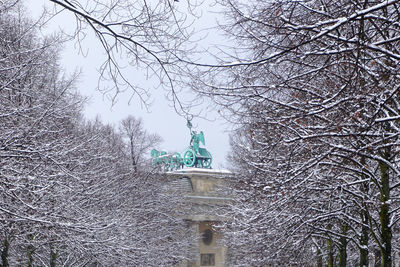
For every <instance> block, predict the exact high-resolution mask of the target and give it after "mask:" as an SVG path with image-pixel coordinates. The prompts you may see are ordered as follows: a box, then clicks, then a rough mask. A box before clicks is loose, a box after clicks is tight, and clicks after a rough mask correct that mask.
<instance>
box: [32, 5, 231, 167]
mask: <svg viewBox="0 0 400 267" xmlns="http://www.w3.org/2000/svg"><path fill="white" fill-rule="evenodd" d="M25 2H26V7H27V10H28V14H30V15H31V16H32V17H33V18H35V17H37V16H38V15H39V14H40V13H41V11H42V7H43V5H45V4H46V5H49V1H48V0H25ZM203 20H204V19H203ZM207 20H208V21H209V22H210V23H214V22H215V21H214V19H211V20H210V19H207ZM74 23H75V20H74V18H73V16H71V14H68V13H67V12H63V13H61V14H59V15H58V16H57V17H56V18H54V19H52V20H51V25H49V26H48V28H46V29H43V30H42V32H43V34H48V33H51V32H54V31H57V30H58V29H63V30H65V31H68V30H72V29H73V28H74V26H75V24H74ZM210 26H211V25H210ZM210 26H208V25H205V27H210ZM205 43H207V42H205ZM208 43H209V42H208ZM83 47H84V49H85V53H87V55H85V56H82V55H80V54H79V51H78V49H77V47H76V42H74V41H71V42H68V43H67V44H66V45H65V48H64V50H63V51H62V58H61V65H62V67H63V68H65V70H66V71H67V72H68V73H71V72H74V71H75V70H77V69H78V70H81V71H82V74H81V76H80V81H79V83H78V85H77V87H78V89H79V91H80V93H81V94H82V95H84V96H88V97H90V101H89V103H88V105H87V106H86V109H85V114H86V116H87V118H89V119H92V118H95V117H96V116H97V115H99V116H100V117H101V119H102V121H103V122H107V123H111V124H114V125H118V123H119V121H121V120H122V119H124V118H126V117H127V116H128V115H133V116H135V117H140V118H142V119H143V122H144V125H145V129H146V130H148V131H149V132H151V133H157V134H159V135H160V136H161V137H162V138H163V140H164V142H163V144H162V146H161V147H160V148H162V149H163V150H166V151H170V152H180V153H182V152H184V150H185V148H186V147H187V146H188V145H189V141H190V134H189V130H188V129H187V127H186V120H185V119H184V118H182V117H180V116H178V115H177V114H176V113H175V111H174V108H173V107H172V103H170V102H169V101H168V100H167V99H166V97H165V92H164V91H162V90H161V89H158V90H150V91H151V93H152V99H153V104H152V105H151V106H150V107H149V112H147V111H146V109H145V108H143V107H141V105H140V103H139V101H133V102H131V103H130V104H128V100H129V94H121V95H119V96H118V99H117V103H116V104H114V105H113V106H112V104H111V102H110V101H109V100H108V99H107V98H106V97H105V96H104V95H103V94H102V93H100V92H98V91H96V90H95V88H96V86H97V80H98V77H99V75H98V72H97V69H98V67H99V65H100V64H101V63H102V60H101V58H102V55H103V50H102V48H101V47H100V45H99V44H98V43H97V42H96V40H95V38H94V37H91V36H90V35H89V36H88V37H87V38H86V39H85V41H84V42H83ZM132 73H134V74H135V75H143V74H141V73H140V72H139V73H138V71H137V70H136V69H134V68H132ZM142 79H143V80H144V79H145V77H143V78H142ZM154 79H155V78H154ZM145 84H147V85H148V86H149V87H153V86H156V85H157V84H158V83H157V81H156V80H153V81H146V82H145ZM210 119H211V121H207V120H204V119H200V118H195V119H194V120H193V121H192V123H193V126H194V130H197V131H200V130H202V131H203V132H204V134H205V141H206V146H205V147H206V148H207V150H209V151H210V152H211V154H212V155H213V164H212V167H213V168H214V169H217V168H222V167H226V160H225V158H226V155H227V153H228V150H229V135H228V132H227V129H229V128H230V127H229V126H228V125H227V124H225V122H224V121H223V120H222V119H218V118H216V115H215V114H214V115H210Z"/></svg>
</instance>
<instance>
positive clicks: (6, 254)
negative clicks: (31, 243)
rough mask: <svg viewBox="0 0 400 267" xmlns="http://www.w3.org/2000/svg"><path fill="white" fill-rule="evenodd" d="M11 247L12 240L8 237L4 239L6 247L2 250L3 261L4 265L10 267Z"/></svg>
mask: <svg viewBox="0 0 400 267" xmlns="http://www.w3.org/2000/svg"><path fill="white" fill-rule="evenodd" d="M9 249H10V242H9V241H8V239H7V238H6V239H5V240H4V248H3V251H2V252H1V263H2V265H1V266H2V267H8V266H9V265H8V250H9Z"/></svg>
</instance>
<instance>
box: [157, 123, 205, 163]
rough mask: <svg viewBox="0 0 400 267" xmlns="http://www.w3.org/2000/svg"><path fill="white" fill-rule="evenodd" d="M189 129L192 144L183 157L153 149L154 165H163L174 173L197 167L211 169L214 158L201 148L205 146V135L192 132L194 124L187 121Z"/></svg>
mask: <svg viewBox="0 0 400 267" xmlns="http://www.w3.org/2000/svg"><path fill="white" fill-rule="evenodd" d="M186 125H187V127H188V128H189V130H190V135H191V139H190V143H189V147H188V148H187V149H186V150H185V152H184V153H183V157H181V155H180V154H179V153H174V154H171V155H170V154H167V153H166V152H164V151H161V152H160V151H157V150H155V149H153V150H152V151H151V157H152V158H153V164H154V165H161V166H163V167H164V170H165V171H173V170H177V169H180V168H183V167H184V166H186V167H196V168H207V169H209V168H211V163H212V156H211V153H210V152H209V151H208V150H207V149H205V148H202V147H200V143H201V144H203V146H205V141H204V133H203V132H202V131H201V132H200V133H199V134H198V133H197V132H196V131H192V123H191V121H190V120H187V124H186Z"/></svg>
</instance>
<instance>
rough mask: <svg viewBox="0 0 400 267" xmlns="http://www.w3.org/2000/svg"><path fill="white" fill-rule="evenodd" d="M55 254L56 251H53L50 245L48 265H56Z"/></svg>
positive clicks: (53, 266) (51, 266)
mask: <svg viewBox="0 0 400 267" xmlns="http://www.w3.org/2000/svg"><path fill="white" fill-rule="evenodd" d="M57 254H58V253H57V252H56V251H54V249H53V248H52V247H50V267H56V263H57Z"/></svg>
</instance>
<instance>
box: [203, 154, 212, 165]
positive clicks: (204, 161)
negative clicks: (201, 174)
mask: <svg viewBox="0 0 400 267" xmlns="http://www.w3.org/2000/svg"><path fill="white" fill-rule="evenodd" d="M207 155H208V156H207V158H205V159H203V168H210V167H211V163H212V156H211V154H210V152H208V151H207Z"/></svg>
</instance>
